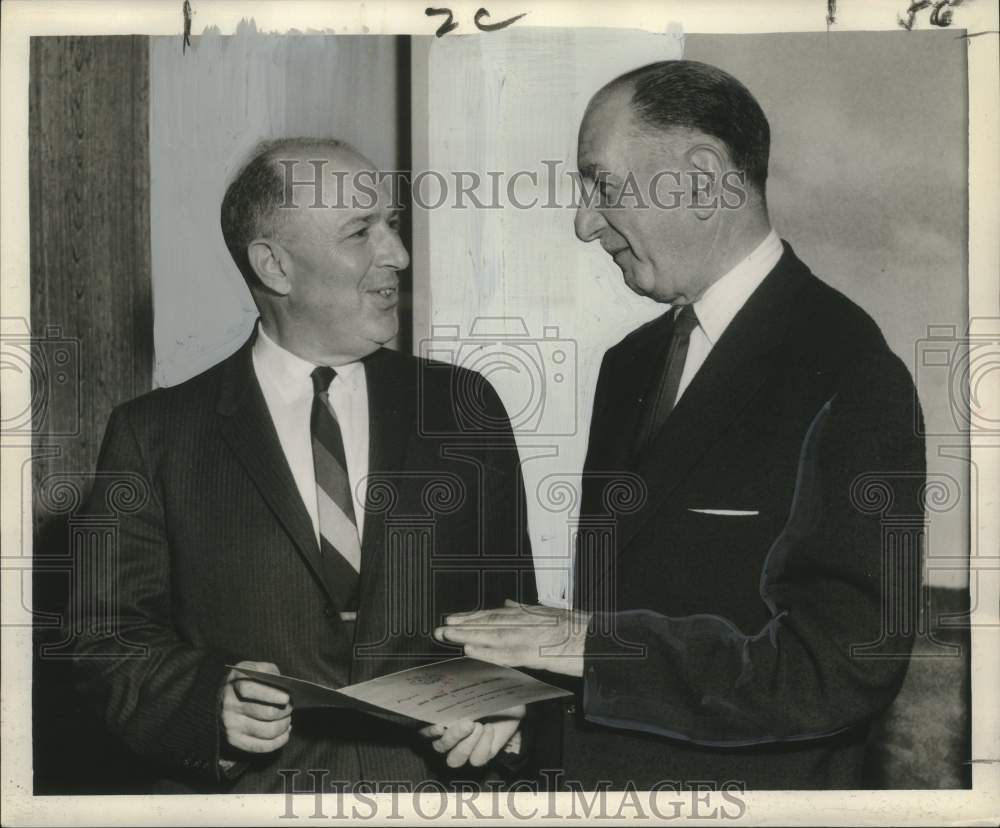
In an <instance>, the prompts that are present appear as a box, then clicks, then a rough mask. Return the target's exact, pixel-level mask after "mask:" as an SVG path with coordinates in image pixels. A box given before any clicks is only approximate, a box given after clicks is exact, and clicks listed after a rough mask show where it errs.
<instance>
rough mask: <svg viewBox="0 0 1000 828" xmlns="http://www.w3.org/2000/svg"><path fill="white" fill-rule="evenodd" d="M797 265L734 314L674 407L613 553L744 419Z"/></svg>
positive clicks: (770, 367) (792, 262)
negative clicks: (642, 494)
mask: <svg viewBox="0 0 1000 828" xmlns="http://www.w3.org/2000/svg"><path fill="white" fill-rule="evenodd" d="M796 266H798V267H801V265H799V263H798V260H797V259H796V258H795V256H794V254H793V253H791V250H790V248H787V247H786V251H785V253H784V255H783V256H782V258H781V260H780V261H779V262H778V264H777V265H776V266H775V268H774V270H772V271H771V273H770V274H769V275H768V276H767V278H766V279H765V280H764V281H763V282H762V283H761V285H760V287H759V288H758V289H757V290H756V291H755V292H754V293H753V294H752V295H751V297H750V298H749V299H748V300H747V302H746V304H745V305H744V306H743V308H742V309H741V310H740V311H739V313H737V314H736V316H735V317H734V318H733V321H732V322H731V323H730V324H729V326H728V327H727V328H726V330H725V332H724V333H723V335H722V336H721V337H720V338H719V341H718V342H717V343H716V344H715V346H714V347H713V348H712V350H711V352H710V353H709V355H708V358H707V359H706V360H705V362H704V364H703V365H702V366H701V368H700V369H699V371H698V373H697V374H695V377H694V379H693V380H692V382H691V384H690V385H689V386H688V388H687V389H686V390H685V392H684V394H683V396H682V397H681V398H680V400H679V401H678V402H677V405H676V407H675V408H674V410H673V412H672V413H671V415H670V417H669V419H668V420H667V422H666V424H665V425H664V427H663V429H662V430H661V431H660V433H659V434H658V435H657V436H656V437H655V438H654V440H653V443H652V445H651V446H650V448H649V449H648V450H647V451H645V452H643V454H642V456H641V457H640V458H639V461H638V464H637V467H636V469H635V471H636V472H637V473H638V474H639V475H640V476H641V477H642V478H643V480H644V481H645V483H646V489H647V498H646V504H645V505H644V506H643V507H642V508H640V509H638V510H637V511H635V512H633V513H632V514H628V515H623V516H622V518H621V519H620V520H619V522H618V530H619V538H618V549H619V550H622V549H625V548H626V547H627V545H628V543H629V541H630V540H631V539H632V538H633V537H634V536H635V534H636V532H637V531H638V530H639V529H640V528H641V527H642V526H643V524H645V523H646V521H648V520H649V519H650V518H652V517H653V516H654V515H655V514H657V513H658V512H659V511H660V506H661V504H662V502H663V500H664V499H665V498H666V497H667V496H668V495H669V494H670V493H671V492H672V491H674V490H675V489H676V488H677V487H678V485H679V484H680V483H681V482H682V481H683V480H684V479H685V477H686V476H687V474H688V473H689V472H690V471H691V469H692V468H693V467H694V466H695V464H696V463H697V462H698V460H699V459H700V458H701V457H702V456H704V454H705V453H706V452H707V451H708V450H709V449H710V448H711V447H712V446H713V445H714V444H715V443H716V442H718V441H719V440H720V439H722V438H723V437H724V436H725V435H726V433H727V431H728V427H729V425H730V424H731V423H732V422H734V421H735V420H736V419H737V418H738V417H739V416H740V415H741V414H742V412H743V411H744V409H745V408H746V406H747V405H748V404H749V403H750V401H751V400H752V399H753V398H754V395H755V394H756V393H757V392H758V391H759V390H760V388H761V386H762V385H763V384H764V382H765V381H766V380H767V379H768V377H769V376H771V374H772V373H773V372H774V371H775V370H778V366H777V361H776V360H775V359H774V351H775V350H776V349H777V348H778V347H779V346H780V345H781V343H782V341H783V340H784V337H785V333H786V331H787V327H788V320H789V318H790V313H791V305H792V302H793V300H794V295H795V293H796V291H797V289H798V285H799V280H797V279H796V278H795V275H796V273H795V271H796Z"/></svg>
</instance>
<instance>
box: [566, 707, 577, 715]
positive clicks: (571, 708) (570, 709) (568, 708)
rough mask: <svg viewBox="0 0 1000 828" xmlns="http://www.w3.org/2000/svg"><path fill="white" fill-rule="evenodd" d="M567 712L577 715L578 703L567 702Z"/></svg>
mask: <svg viewBox="0 0 1000 828" xmlns="http://www.w3.org/2000/svg"><path fill="white" fill-rule="evenodd" d="M566 712H567V713H568V714H569V715H570V716H575V715H576V705H575V704H567V705H566Z"/></svg>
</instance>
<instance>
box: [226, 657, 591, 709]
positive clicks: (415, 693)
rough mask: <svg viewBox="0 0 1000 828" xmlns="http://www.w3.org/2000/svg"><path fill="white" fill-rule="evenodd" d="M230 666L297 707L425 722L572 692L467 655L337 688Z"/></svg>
mask: <svg viewBox="0 0 1000 828" xmlns="http://www.w3.org/2000/svg"><path fill="white" fill-rule="evenodd" d="M233 669H235V670H238V671H239V672H241V673H243V674H245V675H246V676H247V677H248V678H253V679H255V680H256V681H259V682H261V683H262V684H270V685H272V686H274V687H280V688H281V689H283V690H286V691H287V692H288V693H289V695H291V697H292V704H293V705H294V706H295V707H297V708H303V709H304V708H307V707H346V708H352V709H355V710H363V711H365V712H368V713H373V714H375V715H380V714H385V713H390V714H394V715H395V716H402V717H404V718H406V719H412V720H413V721H416V722H427V723H429V724H448V723H449V722H453V721H456V720H458V719H481V718H483V717H485V716H489V715H491V714H493V713H499V712H500V711H502V710H506V709H507V708H509V707H514V706H515V705H519V704H531V703H532V702H537V701H544V700H546V699H555V698H559V697H560V696H569V695H572V694H571V693H570V692H569V691H568V690H563V689H562V688H559V687H554V686H553V685H551V684H546V683H545V682H543V681H539V680H538V679H535V678H532V677H531V676H529V675H526V674H524V673H522V672H521V671H519V670H514V669H513V668H511V667H500V666H498V665H496V664H489V663H487V662H485V661H479V660H477V659H474V658H466V657H459V658H450V659H447V660H445V661H438V662H435V663H434V664H424V665H422V666H420V667H411V668H410V669H408V670H400V671H399V672H398V673H390V674H389V675H387V676H379V677H378V678H374V679H371V680H369V681H363V682H361V683H360V684H352V685H350V686H349V687H340V688H338V689H334V688H332V687H324V686H323V685H321V684H316V683H314V682H311V681H306V680H304V679H298V678H293V677H291V676H275V675H272V674H271V673H261V672H258V671H257V670H248V669H245V668H243V667H233Z"/></svg>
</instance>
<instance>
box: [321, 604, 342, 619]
mask: <svg viewBox="0 0 1000 828" xmlns="http://www.w3.org/2000/svg"><path fill="white" fill-rule="evenodd" d="M323 615H325V616H326V617H327V618H331V619H332V618H340V610H338V609H337V608H336V607H335V606H333V604H328V605H327V607H326V609H325V610H323Z"/></svg>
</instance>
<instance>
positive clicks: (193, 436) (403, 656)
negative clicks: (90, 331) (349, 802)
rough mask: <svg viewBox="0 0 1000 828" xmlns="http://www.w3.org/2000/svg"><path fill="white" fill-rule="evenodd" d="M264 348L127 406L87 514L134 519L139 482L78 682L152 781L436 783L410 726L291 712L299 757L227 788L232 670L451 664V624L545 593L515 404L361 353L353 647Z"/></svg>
mask: <svg viewBox="0 0 1000 828" xmlns="http://www.w3.org/2000/svg"><path fill="white" fill-rule="evenodd" d="M251 345H252V337H251V340H250V341H248V342H247V343H246V344H245V345H244V346H243V347H242V348H240V350H239V351H237V352H236V353H235V354H234V355H233V356H231V357H229V358H228V359H227V360H225V361H223V362H222V363H220V364H219V365H217V366H215V367H214V368H212V369H210V370H208V371H207V372H205V373H204V374H202V375H200V376H198V377H195V378H194V379H191V380H189V381H187V382H185V383H183V384H181V385H178V386H175V387H173V388H169V389H158V390H156V391H153V392H151V393H149V394H147V395H145V396H143V397H140V398H138V399H136V400H133V401H131V402H129V403H126V404H125V405H123V406H120V407H119V408H117V409H116V410H115V411H114V413H113V414H112V417H111V420H110V423H109V425H108V428H107V432H106V435H105V439H104V444H103V447H102V450H101V455H100V460H99V464H98V470H99V474H98V475H97V478H96V481H95V485H94V489H93V493H92V496H91V498H90V500H89V503H88V505H87V507H86V509H87V511H89V512H91V513H100V512H107V511H108V510H109V509H112V510H114V509H116V508H118V507H121V506H122V504H123V502H124V501H123V500H122V497H121V494H122V492H123V491H124V489H123V486H124V487H131V489H130V491H131V494H132V496H131V498H129V497H126V498H125V501H127V507H126V508H121V509H119V512H118V513H117V517H118V521H117V526H118V531H117V537H116V538H115V539H113V540H112V541H110V542H109V546H108V548H106V549H103V550H101V552H100V555H103V556H104V561H105V563H110V564H111V565H112V566H113V567H114V571H113V577H111V578H103V579H102V578H92V579H90V580H91V582H92V583H91V586H90V588H89V589H87V590H85V591H84V592H83V593H81V595H80V596H78V598H77V601H78V607H77V610H76V612H75V613H73V615H72V616H71V617H76V618H80V619H84V623H83V626H84V628H85V629H84V631H83V634H82V635H79V636H77V639H76V645H75V648H76V651H75V655H76V666H77V672H78V675H79V677H80V681H81V685H82V687H83V689H84V691H85V692H86V693H87V694H88V696H89V697H90V698H91V699H93V701H94V702H95V704H96V705H97V707H98V709H99V710H100V711H101V712H102V714H103V716H104V719H105V721H106V723H107V726H108V727H109V728H110V729H111V730H112V731H113V732H114V733H116V734H117V735H119V736H120V737H122V738H123V739H124V741H125V742H126V744H127V745H128V746H129V747H130V748H131V750H133V751H134V752H135V753H136V754H138V755H139V756H141V757H143V758H145V759H146V760H148V761H149V762H151V763H153V765H154V766H155V768H156V771H155V775H156V778H157V783H156V786H155V790H158V791H178V792H196V791H213V790H217V791H232V792H266V791H281V790H283V787H282V786H283V785H284V784H285V779H286V778H292V777H294V774H295V772H296V771H299V772H300V774H299V776H298V777H294V778H295V782H294V784H295V786H296V788H298V789H305V790H311V789H312V785H313V784H314V782H313V780H314V777H311V776H307V775H306V771H308V770H318V771H320V772H321V773H322V772H327V776H326V777H325V779H326V781H325V783H324V784H326V785H327V786H328V787H330V786H332V785H334V784H335V783H336V782H341V783H348V784H349V783H352V782H358V781H372V782H380V781H382V782H385V781H389V780H391V781H396V782H403V783H408V784H412V783H415V782H417V781H420V780H424V779H430V778H435V777H440V776H441V775H442V774H443V773H444V771H445V769H444V767H443V764H442V763H441V762H440V758H439V757H438V756H437V754H434V753H433V752H432V751H428V750H427V748H426V746H424V745H423V744H421V740H420V739H419V737H417V735H416V734H415V733H414V732H413V731H412V729H408V728H407V727H404V726H402V725H399V724H394V723H390V722H386V721H382V720H379V719H375V718H372V717H368V716H362V715H359V714H356V713H355V714H345V713H344V712H341V711H329V710H324V711H297V712H295V713H294V714H293V728H292V734H291V738H290V740H289V742H288V743H287V744H286V745H285V747H284V748H282V749H281V750H279V751H277V752H275V753H273V754H267V755H249V754H244V755H243V756H242V757H240V758H241V759H243V760H245V761H243V762H241V763H240V764H239V765H238V767H237V770H238V771H239V772H238V773H236V774H234V778H228V777H227V776H226V775H225V774H223V773H221V772H220V770H219V763H218V760H219V758H220V756H222V755H224V754H223V751H224V748H225V745H224V734H223V733H222V731H221V728H220V723H219V717H218V706H219V698H220V690H221V688H222V685H223V681H224V678H225V676H226V673H227V672H228V671H227V666H226V665H230V664H233V663H235V662H237V661H240V660H243V659H249V660H254V661H272V662H274V663H275V664H277V665H278V667H279V668H280V669H281V671H282V672H283V673H286V674H289V675H295V676H299V677H303V678H307V679H310V680H313V681H317V682H321V683H324V684H329V685H332V686H341V685H344V684H347V683H353V682H357V681H363V680H365V679H369V678H372V677H374V676H377V675H381V674H384V673H388V672H393V671H395V670H401V669H404V668H406V667H410V666H414V665H416V664H419V663H424V662H426V661H431V660H436V659H440V658H444V657H449V656H453V655H456V654H458V653H456V652H455V651H454V649H452V648H444V647H442V646H441V645H438V644H437V643H436V642H434V641H433V640H432V639H431V631H432V630H433V628H434V626H435V625H436V624H438V623H440V620H441V618H443V616H444V615H445V614H447V613H449V612H455V611H460V610H469V609H475V608H477V607H484V606H495V605H498V604H502V603H503V600H504V598H507V597H513V598H517V599H519V600H523V601H531V602H533V601H534V600H535V598H536V595H535V582H534V574H533V569H532V563H531V553H530V547H529V543H528V540H527V532H526V520H525V508H524V494H523V486H522V481H521V474H520V465H519V462H518V455H517V450H516V447H515V445H514V441H513V437H512V433H511V429H510V425H509V422H508V419H507V416H506V412H505V411H504V408H503V405H502V403H501V402H500V400H499V398H498V397H497V396H496V393H495V392H494V391H493V389H492V388H491V387H490V386H489V384H488V383H487V382H486V381H485V380H484V379H483V378H482V377H480V376H479V375H478V374H473V373H471V372H468V371H465V370H463V369H459V368H455V367H453V366H449V365H444V364H441V363H433V362H428V361H425V360H420V359H417V358H414V357H410V356H406V355H403V354H399V353H396V352H393V351H389V350H385V349H382V350H379V351H377V352H376V353H374V354H372V355H371V356H369V357H368V358H366V360H365V368H366V377H367V383H368V391H369V408H370V457H369V478H368V494H367V514H366V522H365V533H364V541H363V548H362V574H361V599H360V610H359V615H358V623H357V632H356V637H355V640H354V642H353V646H352V642H351V641H349V640H348V639H347V636H346V633H345V629H344V626H343V624H342V622H341V621H340V618H339V610H338V607H337V606H336V605H335V603H334V601H333V597H332V592H331V589H330V585H329V584H327V583H325V582H324V580H323V576H322V574H321V569H320V566H319V560H318V555H319V551H318V548H317V545H316V540H315V535H314V533H313V528H312V524H311V522H310V520H309V516H308V513H307V512H306V509H305V506H304V504H303V503H302V501H301V498H300V496H299V494H298V491H297V489H296V487H295V484H294V481H293V478H292V476H291V472H290V470H289V468H288V465H287V463H286V461H285V459H284V456H283V454H282V452H281V448H280V444H279V442H278V437H277V434H276V432H275V430H274V427H273V424H272V423H271V420H270V416H269V414H268V411H267V408H266V405H265V403H264V400H263V397H262V394H261V391H260V387H259V385H258V384H257V380H256V376H255V374H254V372H253V368H252V363H251V351H250V348H251ZM79 565H80V566H83V567H86V566H88V565H93V559H89V560H88V561H84V560H81V561H80V562H79ZM101 584H104V585H103V586H102V585H101ZM283 770H284V771H285V772H286V773H285V774H284V776H283V775H282V774H279V771H283ZM463 776H464V777H465V778H468V776H469V771H468V770H466V771H465V772H464V774H463Z"/></svg>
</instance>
